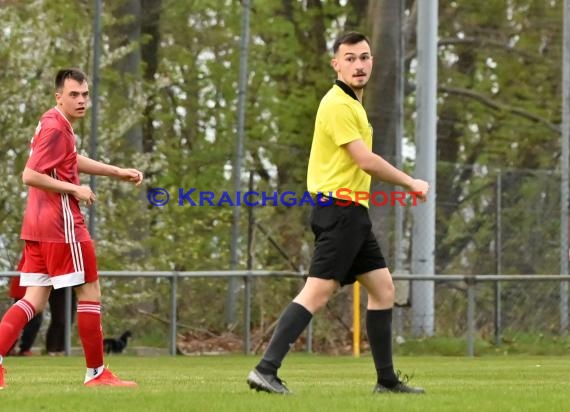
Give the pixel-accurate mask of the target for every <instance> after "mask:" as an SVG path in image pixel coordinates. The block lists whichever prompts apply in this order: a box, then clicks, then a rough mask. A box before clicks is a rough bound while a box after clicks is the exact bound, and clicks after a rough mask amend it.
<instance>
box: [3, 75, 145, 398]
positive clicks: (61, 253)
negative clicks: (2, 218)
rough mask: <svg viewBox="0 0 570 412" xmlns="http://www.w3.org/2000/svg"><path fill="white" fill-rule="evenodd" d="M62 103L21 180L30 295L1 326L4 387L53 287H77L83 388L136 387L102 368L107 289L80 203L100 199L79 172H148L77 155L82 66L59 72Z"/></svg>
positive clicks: (25, 280)
mask: <svg viewBox="0 0 570 412" xmlns="http://www.w3.org/2000/svg"><path fill="white" fill-rule="evenodd" d="M55 99H56V106H55V107H54V108H52V109H50V110H48V111H47V112H46V113H44V115H43V116H42V118H41V120H40V122H39V124H38V127H37V128H36V132H35V135H34V138H33V140H32V143H31V150H30V157H29V159H28V162H27V163H26V167H25V169H24V173H23V175H22V180H23V182H24V184H25V185H27V186H28V199H27V203H26V211H25V213H24V220H23V223H22V233H21V238H22V239H23V240H25V246H24V257H25V262H24V265H23V267H22V269H21V278H20V284H21V285H22V286H26V287H27V289H26V294H25V296H24V298H23V299H20V300H19V301H18V302H16V303H15V304H14V305H13V306H11V307H10V308H9V309H8V311H7V312H6V313H5V315H4V317H3V318H2V321H1V322H0V389H2V388H4V386H5V382H4V374H5V373H4V372H5V369H4V368H3V366H2V360H3V357H4V356H5V355H6V354H7V352H8V351H9V350H10V348H11V347H12V345H13V344H14V342H15V341H16V339H17V338H18V336H19V335H20V332H21V331H22V329H23V328H24V326H25V325H26V323H28V322H29V321H30V319H32V318H33V317H34V315H35V314H36V313H38V312H41V311H42V310H43V309H44V308H45V306H46V304H47V302H48V298H49V295H50V292H51V290H52V288H55V289H59V288H63V287H70V286H74V287H75V291H76V294H77V300H78V302H77V328H78V332H79V338H80V340H81V344H82V346H83V352H84V355H85V363H86V365H87V373H86V375H85V381H84V384H85V386H100V385H109V386H131V387H133V386H137V384H136V383H135V382H132V381H124V380H121V379H119V378H118V377H116V376H115V375H114V374H113V373H112V372H111V371H109V370H108V369H107V368H105V367H104V365H103V332H102V328H101V291H100V287H99V277H98V273H97V260H96V257H95V248H94V246H93V242H92V241H91V237H90V236H89V232H88V231H87V227H86V225H85V220H84V218H83V215H82V213H81V210H80V208H79V202H85V203H86V204H87V205H91V204H92V203H93V202H94V201H95V194H94V193H93V192H92V191H91V188H90V187H89V186H86V185H81V184H80V181H79V173H86V174H90V175H97V176H110V177H114V178H117V179H119V180H123V181H126V182H132V183H134V184H135V185H137V186H138V185H140V184H141V183H142V180H143V174H142V173H141V172H140V171H138V170H136V169H123V168H119V167H116V166H112V165H108V164H105V163H101V162H97V161H95V160H91V159H89V158H87V157H85V156H82V155H80V154H78V153H77V150H76V147H75V134H74V132H73V127H72V125H73V123H75V121H76V120H78V119H80V118H82V117H84V116H85V112H86V110H87V105H88V102H89V86H88V84H87V76H86V75H85V74H84V73H83V72H82V71H80V70H78V69H63V70H60V71H59V72H58V73H57V75H56V78H55Z"/></svg>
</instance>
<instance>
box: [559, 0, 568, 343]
mask: <svg viewBox="0 0 570 412" xmlns="http://www.w3.org/2000/svg"><path fill="white" fill-rule="evenodd" d="M563 25H564V28H563V36H564V38H563V41H562V49H563V50H562V130H561V133H560V139H561V141H560V143H561V148H560V151H561V153H560V274H561V275H567V274H568V258H569V256H568V253H569V248H568V246H569V245H568V191H569V188H568V163H569V159H568V155H569V139H570V130H569V128H570V90H569V88H570V0H564V18H563ZM567 332H568V282H561V283H560V333H561V334H566V333H567Z"/></svg>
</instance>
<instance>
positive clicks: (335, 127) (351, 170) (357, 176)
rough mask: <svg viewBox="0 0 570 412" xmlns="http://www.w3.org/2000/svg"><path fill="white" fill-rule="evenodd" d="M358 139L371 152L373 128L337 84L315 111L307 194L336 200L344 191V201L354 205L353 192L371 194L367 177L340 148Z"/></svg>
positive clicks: (358, 107)
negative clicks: (323, 195) (339, 193)
mask: <svg viewBox="0 0 570 412" xmlns="http://www.w3.org/2000/svg"><path fill="white" fill-rule="evenodd" d="M343 89H345V90H343ZM349 93H351V94H349ZM353 96H354V97H353ZM357 139H362V140H363V141H364V143H365V144H366V146H367V147H368V149H370V150H372V127H371V126H370V123H368V117H367V116H366V111H365V110H364V107H362V104H360V102H359V101H358V99H356V95H354V92H352V90H351V89H350V88H349V87H348V86H347V85H345V84H344V83H341V82H340V81H338V80H337V82H336V83H335V85H334V86H333V87H332V88H331V89H330V90H329V91H328V92H327V94H325V96H324V97H323V98H322V100H321V103H320V105H319V109H318V110H317V118H316V120H315V131H314V134H313V144H312V146H311V155H310V157H309V167H308V170H307V189H308V191H309V192H310V193H312V194H315V195H316V194H317V193H319V192H320V193H323V194H325V195H327V196H328V195H329V193H330V192H332V196H333V197H335V193H337V191H338V190H339V189H343V190H342V196H343V199H345V198H346V197H350V198H351V199H352V200H353V201H355V200H356V199H355V192H369V191H370V175H369V174H368V173H366V172H364V171H363V170H362V169H360V167H358V165H357V164H356V162H355V161H354V160H353V159H352V157H351V156H350V154H349V153H348V151H347V150H346V149H345V148H343V147H342V146H343V145H345V144H347V143H349V142H352V141H353V140H357ZM347 189H348V190H347ZM358 202H359V203H360V204H361V205H363V206H365V207H368V200H362V198H360V199H359V201H358Z"/></svg>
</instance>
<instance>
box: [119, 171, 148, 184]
mask: <svg viewBox="0 0 570 412" xmlns="http://www.w3.org/2000/svg"><path fill="white" fill-rule="evenodd" d="M117 177H118V178H119V179H120V180H122V181H124V182H131V183H134V184H135V186H140V184H141V183H142V181H143V179H144V176H143V173H142V172H141V171H139V170H137V169H119V175H118V176H117Z"/></svg>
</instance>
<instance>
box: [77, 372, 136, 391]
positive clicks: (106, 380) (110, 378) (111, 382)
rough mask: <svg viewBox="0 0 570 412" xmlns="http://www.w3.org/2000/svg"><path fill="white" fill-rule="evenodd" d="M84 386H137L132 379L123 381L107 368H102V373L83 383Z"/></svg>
mask: <svg viewBox="0 0 570 412" xmlns="http://www.w3.org/2000/svg"><path fill="white" fill-rule="evenodd" d="M84 385H85V386H123V387H129V388H135V387H137V386H138V385H137V383H136V382H133V381H124V380H122V379H119V378H118V377H117V376H115V374H113V372H111V371H110V370H109V369H107V368H105V369H103V373H102V374H101V375H99V376H97V377H96V378H93V379H91V380H90V381H87V382H85V383H84Z"/></svg>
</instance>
